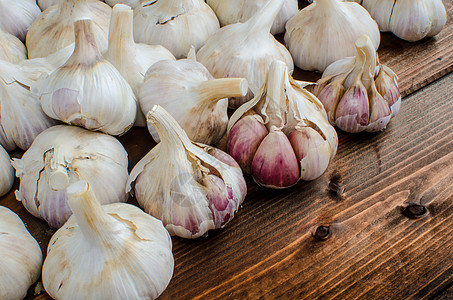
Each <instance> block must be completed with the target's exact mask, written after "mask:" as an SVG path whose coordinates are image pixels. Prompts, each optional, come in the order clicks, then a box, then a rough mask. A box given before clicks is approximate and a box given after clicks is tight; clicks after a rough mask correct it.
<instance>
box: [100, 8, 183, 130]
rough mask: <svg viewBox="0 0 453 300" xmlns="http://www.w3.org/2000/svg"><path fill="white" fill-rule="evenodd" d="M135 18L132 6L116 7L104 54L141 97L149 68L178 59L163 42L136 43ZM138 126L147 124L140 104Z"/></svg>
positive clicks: (138, 107)
mask: <svg viewBox="0 0 453 300" xmlns="http://www.w3.org/2000/svg"><path fill="white" fill-rule="evenodd" d="M133 18H134V15H133V12H132V9H131V8H130V7H129V6H127V5H124V4H117V5H115V6H114V7H113V11H112V19H111V21H110V30H109V47H108V50H107V52H106V53H105V54H104V57H105V58H106V59H107V60H108V61H109V62H111V63H112V64H113V65H114V66H115V67H116V69H117V70H118V71H119V72H120V73H121V75H122V76H123V77H124V79H126V80H127V82H128V83H129V85H130V86H131V88H132V90H133V91H134V94H135V96H136V97H138V93H139V89H140V87H141V85H142V84H143V80H144V76H145V73H146V70H148V68H149V67H150V66H151V65H152V64H154V63H155V62H157V61H159V60H163V59H171V60H175V57H174V56H173V54H171V52H170V51H168V50H167V49H166V48H165V47H163V46H161V45H148V44H136V43H135V42H134V35H133ZM135 125H137V126H146V120H145V116H144V115H143V113H142V111H141V109H140V106H139V105H137V118H136V120H135Z"/></svg>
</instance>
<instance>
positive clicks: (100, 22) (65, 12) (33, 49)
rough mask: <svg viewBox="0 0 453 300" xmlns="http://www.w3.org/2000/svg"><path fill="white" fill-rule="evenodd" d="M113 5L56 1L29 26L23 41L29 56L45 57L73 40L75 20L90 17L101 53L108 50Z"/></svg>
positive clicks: (89, 0) (95, 0)
mask: <svg viewBox="0 0 453 300" xmlns="http://www.w3.org/2000/svg"><path fill="white" fill-rule="evenodd" d="M111 13H112V8H111V7H110V6H108V5H107V4H105V3H104V2H102V1H98V0H58V1H57V2H56V4H55V5H53V6H51V7H49V8H48V9H46V10H45V11H44V12H43V13H42V14H41V15H40V16H39V17H38V18H37V19H36V21H35V22H33V24H32V25H31V26H30V28H29V30H28V33H27V38H26V40H25V44H26V46H27V49H28V57H29V58H35V57H44V56H48V55H49V54H51V53H54V52H55V51H57V50H58V49H61V48H63V47H65V46H67V45H69V44H71V43H73V42H74V21H76V20H77V19H81V18H90V19H92V21H93V26H92V27H93V33H94V37H95V39H96V44H97V45H98V46H99V49H100V50H101V52H105V51H106V50H107V45H108V30H109V22H110V15H111Z"/></svg>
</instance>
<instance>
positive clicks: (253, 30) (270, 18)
mask: <svg viewBox="0 0 453 300" xmlns="http://www.w3.org/2000/svg"><path fill="white" fill-rule="evenodd" d="M283 2H284V0H269V1H268V2H267V3H266V5H264V6H263V7H262V8H261V9H260V10H258V11H257V12H256V13H255V15H254V16H253V17H251V18H250V19H249V20H248V21H247V22H246V24H247V25H248V28H249V30H248V31H247V34H248V36H249V37H253V36H257V35H259V34H260V33H270V32H271V27H272V24H273V23H274V20H275V18H276V17H277V15H278V13H279V12H280V10H281V8H282V6H283Z"/></svg>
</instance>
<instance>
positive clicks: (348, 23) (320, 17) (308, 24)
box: [285, 0, 380, 72]
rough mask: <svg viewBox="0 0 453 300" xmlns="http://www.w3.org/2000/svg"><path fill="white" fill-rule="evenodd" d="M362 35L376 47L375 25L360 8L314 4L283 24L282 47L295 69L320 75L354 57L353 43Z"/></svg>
mask: <svg viewBox="0 0 453 300" xmlns="http://www.w3.org/2000/svg"><path fill="white" fill-rule="evenodd" d="M363 34H366V35H368V36H369V37H370V39H371V41H372V42H373V45H374V48H375V49H377V48H378V47H379V42H380V33H379V28H378V25H377V24H376V22H375V21H374V20H373V19H372V18H371V16H370V14H369V13H368V12H367V10H366V9H364V8H363V7H362V6H361V5H359V4H357V3H355V2H341V1H339V0H317V1H316V2H313V3H312V4H310V5H309V6H307V7H305V8H303V9H302V10H300V11H299V13H297V14H296V15H295V16H294V17H292V18H291V19H290V20H289V21H288V22H287V23H286V33H285V43H286V45H287V46H288V48H289V51H290V52H291V54H292V56H293V59H294V63H295V64H296V66H298V67H299V68H301V69H303V70H308V71H314V70H318V71H321V72H322V71H324V69H325V68H326V67H327V66H328V65H329V64H331V63H333V62H334V61H337V60H339V59H342V58H345V57H348V56H353V55H355V48H354V42H355V40H356V39H357V38H358V37H359V36H361V35H363Z"/></svg>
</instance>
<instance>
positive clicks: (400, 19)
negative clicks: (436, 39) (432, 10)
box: [390, 0, 431, 41]
mask: <svg viewBox="0 0 453 300" xmlns="http://www.w3.org/2000/svg"><path fill="white" fill-rule="evenodd" d="M416 2H417V4H418V5H409V6H408V5H405V1H402V2H401V1H396V2H395V5H394V7H393V11H392V16H391V18H390V28H391V29H392V32H393V33H394V34H395V35H396V36H397V37H399V38H401V39H404V40H407V41H418V40H421V39H422V38H424V37H425V36H426V35H427V34H428V32H429V31H430V27H431V21H430V16H429V13H428V11H427V10H426V9H425V7H424V5H423V2H425V1H422V0H416Z"/></svg>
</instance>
